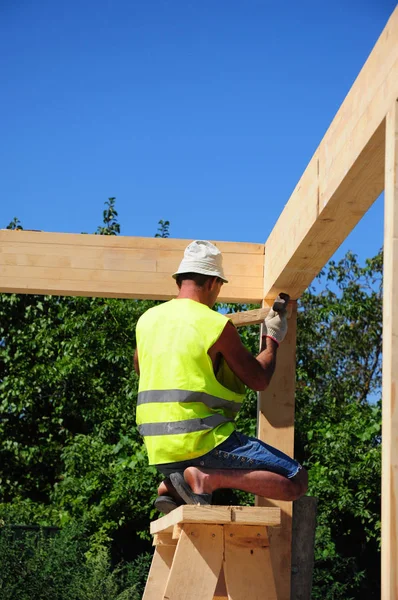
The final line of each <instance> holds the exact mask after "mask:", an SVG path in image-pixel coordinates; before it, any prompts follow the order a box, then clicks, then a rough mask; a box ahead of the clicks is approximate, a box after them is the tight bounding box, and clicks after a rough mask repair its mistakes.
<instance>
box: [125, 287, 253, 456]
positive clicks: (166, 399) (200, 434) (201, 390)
mask: <svg viewBox="0 0 398 600" xmlns="http://www.w3.org/2000/svg"><path fill="white" fill-rule="evenodd" d="M226 323H227V317H225V316H224V315H222V314H220V313H217V312H215V311H213V310H211V309H210V308H209V307H208V306H206V305H205V304H201V303H200V302H196V301H195V300H190V299H186V298H184V299H174V300H170V301H169V302H165V303H164V304H161V305H159V306H156V307H154V308H151V309H149V310H148V311H147V312H146V313H144V314H143V315H142V316H141V317H140V319H139V320H138V323H137V330H136V338H137V348H138V360H139V365H140V382H139V388H138V402H137V425H138V430H139V432H140V433H141V435H142V436H143V437H144V441H145V445H146V448H147V451H148V458H149V464H164V463H170V462H179V461H182V460H190V459H192V458H197V457H198V456H202V455H203V454H206V453H207V452H209V451H210V450H212V449H213V448H215V447H216V446H218V445H219V444H221V443H222V442H223V441H224V440H226V439H227V438H228V437H229V436H230V435H231V433H232V432H233V431H234V429H235V425H234V418H235V416H236V414H237V412H238V410H239V408H240V406H241V403H242V401H243V397H244V390H245V387H244V385H243V383H242V382H241V381H240V380H239V379H238V378H237V377H236V376H235V375H234V374H233V373H232V371H231V370H230V369H229V367H228V365H227V364H226V363H225V361H224V362H223V365H222V369H221V370H220V375H219V377H218V378H219V379H220V380H222V381H223V382H224V385H223V384H222V383H221V382H220V381H219V380H218V379H217V378H216V376H215V374H214V370H213V364H212V361H211V358H210V356H209V355H208V350H209V349H210V348H211V347H212V346H213V344H214V343H215V342H216V341H217V339H218V338H219V337H220V335H221V333H222V331H223V329H224V327H225V325H226ZM226 386H228V387H226Z"/></svg>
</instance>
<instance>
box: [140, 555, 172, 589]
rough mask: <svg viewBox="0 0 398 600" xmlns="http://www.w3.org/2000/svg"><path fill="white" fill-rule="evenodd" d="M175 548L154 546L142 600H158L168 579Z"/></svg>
mask: <svg viewBox="0 0 398 600" xmlns="http://www.w3.org/2000/svg"><path fill="white" fill-rule="evenodd" d="M175 549H176V547H175V546H164V545H159V546H156V548H155V552H154V554H153V558H152V564H151V568H150V570H149V574H148V579H147V582H146V585H145V590H144V595H143V597H142V600H159V598H163V592H164V590H165V587H166V583H167V579H168V577H169V573H170V569H171V565H172V563H173V558H174V553H175Z"/></svg>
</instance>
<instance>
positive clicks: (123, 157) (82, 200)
mask: <svg viewBox="0 0 398 600" xmlns="http://www.w3.org/2000/svg"><path fill="white" fill-rule="evenodd" d="M395 5H396V2H395V1H392V0H361V1H360V0H333V1H332V2H319V0H318V1H317V2H315V1H312V0H311V1H308V2H306V1H304V2H297V0H286V1H285V2H270V1H268V0H262V1H259V0H246V1H242V0H239V1H238V0H229V1H227V0H213V1H209V0H201V1H200V0H196V1H192V0H184V1H182V0H174V1H173V0H167V1H165V0H157V1H155V0H145V1H144V0H140V1H137V0H114V1H113V2H111V1H109V0H95V1H94V0H84V1H80V2H77V1H76V0H69V2H54V0H39V1H36V2H35V1H33V0H17V1H15V0H2V2H1V6H0V57H1V58H0V61H1V74H2V76H1V82H2V86H1V107H2V109H1V129H0V130H1V143H0V162H1V188H2V189H1V198H2V200H1V202H2V210H1V220H0V227H5V226H6V225H7V224H8V223H9V222H10V221H11V219H12V218H13V217H14V216H17V217H18V218H19V219H20V220H21V222H22V224H23V226H24V228H26V229H42V230H45V231H61V232H77V233H79V232H82V231H86V232H89V233H91V232H94V231H95V229H96V227H97V226H98V225H100V224H101V222H102V210H103V208H104V201H105V200H106V199H107V198H108V197H109V196H116V198H117V210H118V212H119V220H120V223H121V233H122V234H123V235H134V236H153V235H154V234H155V232H156V230H157V223H158V221H159V219H168V220H169V221H171V235H172V237H177V238H203V239H216V240H236V241H253V242H264V241H265V240H266V238H267V237H268V234H269V233H270V231H271V230H272V228H273V226H274V224H275V222H276V220H277V218H278V216H279V214H280V212H281V210H282V209H283V206H284V205H285V204H286V202H287V200H288V198H289V196H290V194H291V192H292V190H293V188H294V187H295V185H296V183H297V181H298V179H299V178H300V176H301V174H302V172H303V170H304V168H305V167H306V165H307V163H308V161H309V160H310V158H311V156H312V154H313V152H314V150H315V149H316V147H317V146H318V144H319V142H320V141H321V139H322V137H323V135H324V133H325V131H326V129H327V127H328V126H329V124H330V122H331V120H332V118H333V116H334V115H335V113H336V111H337V109H338V107H339V106H340V104H341V102H342V101H343V99H344V97H345V95H346V93H347V92H348V90H349V88H350V87H351V85H352V83H353V81H354V79H355V78H356V76H357V74H358V72H359V70H360V69H361V67H362V65H363V63H364V62H365V60H366V58H367V56H368V54H369V53H370V51H371V49H372V47H373V45H374V43H375V42H376V40H377V38H378V36H379V35H380V33H381V31H382V29H383V28H384V26H385V24H386V22H387V20H388V18H389V16H390V14H391V13H392V11H393V9H394V7H395ZM382 229H383V205H382V202H381V201H380V200H379V201H378V202H376V204H375V205H374V207H373V208H372V209H371V210H370V211H369V213H368V214H367V215H366V216H365V218H364V219H363V220H362V222H361V224H360V225H359V226H358V227H357V229H356V230H355V232H354V233H353V234H352V235H351V236H350V238H349V239H348V240H347V242H346V243H345V244H344V245H343V247H342V249H341V250H340V252H339V253H338V255H341V252H342V251H345V250H347V249H348V248H350V249H352V250H354V251H355V252H357V253H358V254H359V256H360V257H361V258H362V259H363V258H365V257H367V256H371V255H373V254H375V253H376V252H377V250H378V249H379V247H380V246H381V244H382V239H383V237H382Z"/></svg>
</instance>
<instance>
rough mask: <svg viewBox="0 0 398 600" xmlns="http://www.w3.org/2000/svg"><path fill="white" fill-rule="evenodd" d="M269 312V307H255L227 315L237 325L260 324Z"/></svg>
mask: <svg viewBox="0 0 398 600" xmlns="http://www.w3.org/2000/svg"><path fill="white" fill-rule="evenodd" d="M268 313H269V308H255V309H254V310H245V311H244V312H237V313H228V314H226V315H225V316H226V317H228V319H229V320H230V321H232V323H233V324H234V325H235V327H242V326H243V325H258V324H259V323H262V322H263V320H264V319H265V317H266V316H267V315H268Z"/></svg>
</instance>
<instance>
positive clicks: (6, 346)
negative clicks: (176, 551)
mask: <svg viewBox="0 0 398 600" xmlns="http://www.w3.org/2000/svg"><path fill="white" fill-rule="evenodd" d="M117 216H118V215H117V212H116V209H115V198H109V199H108V201H107V202H106V209H105V210H104V213H103V225H102V226H100V227H98V229H97V233H98V234H100V235H117V234H118V233H119V232H120V226H119V223H118V221H117ZM169 226H170V223H169V222H168V221H159V229H158V232H157V234H156V236H158V237H168V236H169ZM21 227H22V226H21V225H20V223H19V221H18V219H14V220H13V222H12V223H11V224H10V225H9V228H12V229H16V228H21ZM381 273H382V254H381V253H379V254H378V255H377V256H376V257H374V258H373V259H370V260H368V261H367V262H366V264H365V266H360V265H359V264H358V262H357V259H356V257H355V256H354V255H353V254H351V253H349V254H347V256H346V257H345V258H344V259H343V260H342V261H340V262H339V263H334V262H331V263H330V264H329V266H328V267H327V269H326V270H325V272H324V273H322V274H321V277H320V280H319V281H318V283H317V288H311V289H309V290H307V291H306V292H305V294H304V295H303V297H302V298H301V300H300V305H299V315H298V344H297V393H296V456H297V458H298V460H300V461H301V462H303V464H304V465H305V466H306V467H307V469H308V470H309V475H310V489H309V493H310V494H311V495H314V496H316V497H318V498H319V505H318V528H317V540H316V565H315V576H314V593H313V597H314V598H323V600H329V599H330V600H337V599H344V600H348V599H349V598H355V599H356V598H363V597H366V598H369V599H370V598H373V597H375V598H376V597H377V596H378V595H379V567H378V565H379V542H380V456H381V411H380V381H381V365H380V358H381V338H382V332H381V300H382V285H381ZM153 305H154V302H149V301H136V300H115V299H105V298H70V297H56V296H37V295H16V294H1V295H0V417H1V420H0V478H1V486H0V489H1V492H0V494H1V496H0V499H1V506H0V516H2V518H3V519H4V521H6V522H13V523H25V524H33V523H37V524H41V525H56V526H60V527H62V528H66V529H68V528H70V527H74V526H75V525H76V524H78V526H79V527H82V528H83V529H84V531H85V532H86V535H87V536H88V538H85V539H87V540H88V541H87V547H85V549H84V554H85V556H87V557H88V558H90V557H91V558H92V559H94V558H95V557H98V556H104V554H101V553H103V552H104V551H105V550H106V548H111V551H112V560H113V563H117V562H119V561H120V560H121V559H124V560H127V561H131V560H134V559H135V560H136V561H137V560H138V561H141V563H140V562H138V563H135V564H141V565H146V564H147V561H146V559H145V556H147V555H146V554H145V553H146V552H148V551H150V541H149V539H148V533H147V532H148V526H149V522H150V520H151V518H153V517H154V516H155V511H154V510H153V508H152V503H153V500H154V498H155V496H156V488H157V483H158V482H159V480H160V477H159V475H158V474H157V473H156V471H155V469H153V468H150V467H148V466H147V462H146V455H145V451H144V448H143V445H142V440H141V438H140V437H139V435H138V433H137V429H136V426H135V401H136V395H137V384H138V381H137V376H136V375H135V373H134V370H133V368H132V356H133V352H134V348H135V326H136V323H137V320H138V318H139V316H140V315H141V314H142V313H143V312H144V311H145V310H147V309H148V308H149V307H150V306H153ZM218 308H219V309H223V310H226V309H228V310H230V309H232V308H233V309H235V310H241V309H244V308H250V307H243V306H236V305H234V306H233V307H232V306H226V305H224V306H221V307H218ZM240 333H241V335H242V338H243V341H244V343H245V345H246V346H247V347H248V348H249V350H251V351H252V352H253V353H254V354H256V353H257V349H258V327H256V326H251V327H246V328H241V329H240ZM256 405H257V399H256V394H255V393H253V392H248V393H247V397H246V401H245V403H244V406H243V408H242V410H241V413H240V415H239V418H238V426H239V427H240V428H241V429H242V430H243V431H245V432H246V433H248V434H251V435H253V434H255V429H256V410H257V409H256ZM220 498H221V499H222V501H226V502H227V501H230V499H229V500H228V495H222V494H221V496H220ZM229 498H230V497H229ZM237 498H238V499H239V501H241V502H248V501H250V496H248V495H245V494H243V493H237V494H235V496H234V501H236V499H237ZM141 556H142V557H143V558H142V559H141V558H140V557H141ZM141 571H142V569H141ZM104 572H105V571H104ZM104 577H105V575H104ZM0 589H1V588H0ZM115 589H116V588H115ZM365 590H366V592H365ZM112 593H113V592H112ZM81 597H82V598H83V597H84V596H81ZM98 597H100V596H98ZM115 597H116V596H115ZM15 598H17V600H19V598H21V599H22V598H24V596H15Z"/></svg>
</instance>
